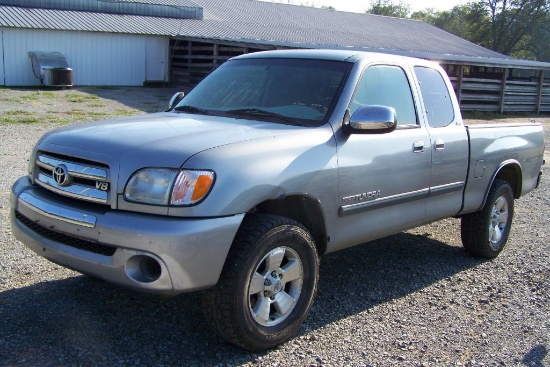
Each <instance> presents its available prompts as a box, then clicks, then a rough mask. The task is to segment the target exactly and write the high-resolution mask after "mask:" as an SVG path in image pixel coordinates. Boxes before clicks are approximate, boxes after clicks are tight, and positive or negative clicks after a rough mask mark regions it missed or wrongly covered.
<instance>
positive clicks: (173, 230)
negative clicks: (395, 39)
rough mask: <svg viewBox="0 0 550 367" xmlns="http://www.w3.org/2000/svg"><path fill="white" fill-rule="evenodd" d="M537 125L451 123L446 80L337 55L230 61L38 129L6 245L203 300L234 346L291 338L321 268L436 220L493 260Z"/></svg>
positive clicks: (409, 63) (531, 159) (453, 103)
mask: <svg viewBox="0 0 550 367" xmlns="http://www.w3.org/2000/svg"><path fill="white" fill-rule="evenodd" d="M543 156H544V141H543V129H542V126H541V125H540V124H538V123H527V124H511V125H475V126H465V124H464V122H463V120H462V117H461V114H460V110H459V105H458V102H457V99H456V97H455V95H454V92H453V88H452V85H451V83H450V81H449V79H448V77H447V75H446V74H445V72H444V70H443V69H442V68H441V67H439V66H438V65H437V64H435V63H432V62H428V61H425V60H419V59H413V58H406V57H401V56H392V55H385V54H377V53H367V52H357V51H336V50H286V51H268V52H260V53H253V54H248V55H243V56H238V57H235V58H233V59H231V60H229V61H227V62H226V63H224V64H223V65H221V66H220V67H219V68H217V69H216V70H215V71H213V72H212V73H211V74H210V75H209V76H208V77H206V78H205V79H204V80H203V81H202V82H201V83H200V84H198V85H197V86H196V87H195V88H193V89H192V90H191V91H190V92H189V93H188V94H186V95H184V94H183V93H177V94H176V95H174V97H173V98H172V100H171V103H170V108H169V110H167V111H165V112H160V113H153V114H146V115H141V116H133V117H126V118H121V119H115V120H106V121H100V122H93V123H84V124H76V125H74V126H69V127H64V128H61V129H57V130H54V131H51V132H49V133H47V134H46V135H44V136H43V137H42V138H41V139H40V141H39V142H38V143H37V144H36V147H35V148H34V151H33V153H32V156H31V158H30V162H29V168H28V175H26V176H24V177H21V178H20V179H19V180H17V181H16V182H15V184H14V185H13V187H12V191H11V226H12V231H13V233H14V234H15V236H16V237H17V238H18V239H19V240H20V241H21V242H22V243H24V244H25V245H26V246H28V247H29V248H30V249H32V250H33V251H35V252H36V253H37V254H39V255H40V256H43V257H45V258H47V259H48V260H50V261H52V262H54V263H57V264H60V265H62V266H64V267H67V268H70V269H74V270H76V271H78V272H81V273H84V274H88V275H90V276H92V277H97V278H101V279H104V280H106V281H108V282H112V283H115V284H118V285H121V286H125V287H128V288H133V289H136V290H140V291H146V292H156V293H160V294H168V295H175V294H179V293H182V292H189V291H198V290H200V291H201V293H202V302H203V305H202V307H203V309H204V311H205V312H204V313H205V316H206V320H207V321H208V323H209V324H210V325H211V326H212V328H213V329H214V330H215V331H216V332H217V333H218V334H219V335H220V336H221V337H223V338H225V339H226V340H228V341H229V342H231V343H234V344H236V345H238V346H241V347H243V348H247V349H250V350H261V349H267V348H272V347H275V346H276V345H278V344H280V343H282V342H284V341H286V340H288V339H289V338H291V337H292V336H293V334H295V333H296V331H297V330H298V328H299V327H300V325H301V324H302V323H303V321H304V319H305V318H306V316H307V314H308V311H309V309H310V307H311V305H312V302H313V299H314V297H315V294H316V290H317V282H318V279H319V259H320V257H321V256H323V255H325V254H327V253H330V252H333V251H337V250H340V249H343V248H347V247H349V246H354V245H357V244H362V243H365V242H368V241H372V240H375V239H378V238H381V237H384V236H388V235H391V234H395V233H398V232H401V231H404V230H407V229H410V228H413V227H417V226H421V225H424V224H427V223H430V222H434V221H437V220H440V219H443V218H449V217H458V218H461V235H462V243H463V245H464V248H465V250H466V251H467V252H469V253H470V254H472V255H474V256H481V257H485V258H494V257H496V256H497V255H498V254H499V253H500V252H501V251H502V250H503V248H504V246H505V244H506V242H507V239H508V236H509V233H510V228H511V225H512V218H513V215H514V199H517V198H519V197H521V196H523V195H525V194H527V193H529V192H530V191H532V190H534V189H535V188H537V186H538V184H539V182H540V178H541V166H542V164H543V163H544V162H543Z"/></svg>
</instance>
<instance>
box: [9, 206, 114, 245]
mask: <svg viewBox="0 0 550 367" xmlns="http://www.w3.org/2000/svg"><path fill="white" fill-rule="evenodd" d="M15 218H17V220H18V221H19V222H21V223H22V224H23V225H24V226H25V227H27V228H28V229H30V230H31V231H33V232H35V233H37V234H39V235H40V236H42V237H45V238H47V239H49V240H52V241H55V242H58V243H61V244H63V245H66V246H70V247H74V248H77V249H79V250H83V251H88V252H93V253H94V254H99V255H103V256H113V255H114V254H115V251H116V247H112V246H106V245H102V244H100V243H97V242H92V241H87V240H83V239H80V238H77V237H72V236H68V235H66V234H63V233H59V232H56V231H52V230H51V229H48V228H44V227H42V226H41V225H39V224H38V223H36V222H33V221H32V220H30V219H29V218H27V217H25V216H24V215H23V214H21V213H20V212H18V211H16V212H15Z"/></svg>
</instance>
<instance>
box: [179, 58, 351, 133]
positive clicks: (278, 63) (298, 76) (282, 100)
mask: <svg viewBox="0 0 550 367" xmlns="http://www.w3.org/2000/svg"><path fill="white" fill-rule="evenodd" d="M352 65H353V64H351V63H348V62H339V61H329V60H305V59H270V58H265V59H263V58H253V59H240V60H239V59H237V60H231V61H228V62H226V63H225V64H223V65H222V66H220V67H219V68H218V69H216V70H215V71H214V72H212V74H210V75H209V76H208V77H207V78H206V79H204V80H203V81H202V82H201V83H200V84H199V85H197V86H196V87H195V88H194V89H193V90H192V91H191V92H190V93H189V94H188V95H187V96H186V97H185V98H184V99H183V100H182V101H181V102H180V103H179V104H178V105H179V106H186V105H187V106H193V107H198V108H201V109H203V110H206V111H207V112H208V113H210V114H214V115H227V114H234V116H236V117H240V118H249V119H267V120H269V121H273V122H281V121H280V120H279V119H272V118H270V117H269V114H277V115H280V116H284V117H285V118H289V119H294V120H297V121H299V122H301V123H302V124H305V125H320V124H321V123H322V122H324V121H326V119H327V118H328V116H329V115H330V112H331V110H332V108H333V105H334V104H335V102H336V99H337V97H338V93H339V90H340V89H341V87H342V85H343V83H344V81H345V78H346V76H347V74H348V71H349V69H350V68H351V66H352Z"/></svg>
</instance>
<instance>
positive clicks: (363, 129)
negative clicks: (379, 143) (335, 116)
mask: <svg viewBox="0 0 550 367" xmlns="http://www.w3.org/2000/svg"><path fill="white" fill-rule="evenodd" d="M396 127H397V114H396V112H395V109H394V108H393V107H388V106H364V107H360V108H358V109H357V110H356V111H355V112H354V113H353V115H352V116H351V117H349V113H346V118H345V119H344V129H345V130H344V131H345V132H346V133H348V134H353V133H355V134H384V133H389V132H392V131H394V130H395V128H396Z"/></svg>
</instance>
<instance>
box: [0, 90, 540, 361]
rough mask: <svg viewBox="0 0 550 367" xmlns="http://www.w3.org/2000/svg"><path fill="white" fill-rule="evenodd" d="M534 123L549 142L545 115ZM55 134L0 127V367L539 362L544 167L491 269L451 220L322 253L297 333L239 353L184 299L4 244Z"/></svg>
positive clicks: (151, 95)
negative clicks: (29, 179)
mask: <svg viewBox="0 0 550 367" xmlns="http://www.w3.org/2000/svg"><path fill="white" fill-rule="evenodd" d="M117 91H118V92H117ZM1 92H2V94H0V97H2V98H3V101H2V102H0V117H2V116H5V114H6V111H10V110H13V109H14V108H21V106H19V107H14V106H15V104H17V102H14V101H15V99H13V100H9V98H8V97H6V95H7V94H9V93H13V94H16V93H23V95H25V93H27V92H28V91H27V92H26V91H24V90H23V91H10V90H6V89H3V90H1ZM172 92H173V91H172V90H170V91H168V90H161V89H156V90H148V89H144V88H133V89H128V88H126V89H113V90H99V89H97V90H93V89H92V90H90V89H82V90H72V91H70V92H67V91H58V92H55V93H59V94H56V96H57V97H56V98H54V100H55V102H52V103H53V106H51V105H42V106H40V108H43V109H46V110H48V109H50V110H51V111H53V112H55V111H63V109H64V108H65V109H66V110H71V108H73V107H71V106H69V107H66V106H65V105H66V104H67V103H69V104H70V103H74V102H67V101H66V99H64V97H63V93H73V94H74V93H76V94H83V95H86V94H90V93H91V94H94V95H99V96H100V100H101V101H102V102H101V103H96V105H97V104H102V106H101V107H90V106H89V107H90V108H102V109H103V110H105V111H104V112H105V113H108V112H109V111H117V110H119V109H126V110H132V111H135V112H137V111H151V110H155V109H157V107H156V106H160V105H161V104H160V103H158V101H159V100H165V99H166V98H167V97H169V96H170V95H171V94H172ZM105 93H107V94H110V95H111V96H110V97H106V99H104V98H103V97H105ZM163 93H166V97H164V96H162V94H163ZM129 95H132V97H129ZM144 101H145V102H147V103H143V102H144ZM34 102H36V101H34ZM34 102H33V103H34ZM37 103H39V102H37ZM162 103H164V102H162ZM12 104H13V105H12ZM64 106H65V107H64ZM152 106H155V107H152ZM73 109H74V108H73ZM520 120H528V119H520ZM538 120H540V121H543V122H544V123H545V126H546V144H547V146H549V145H548V144H549V142H550V135H549V131H550V118H540V119H538ZM59 125H60V124H59V123H57V124H51V123H50V124H49V123H34V124H7V123H4V124H0V172H1V175H0V225H1V230H0V365H2V366H142V365H148V366H152V365H159V366H177V365H181V366H205V365H206V366H237V365H243V366H253V365H259V366H294V365H298V366H348V365H349V366H393V365H395V366H519V365H523V366H550V355H549V349H550V261H549V258H548V253H550V241H548V240H547V238H548V237H549V234H550V214H549V198H550V184H549V183H548V177H550V172H549V170H548V165H547V166H545V167H544V174H545V176H544V177H545V178H546V179H545V180H544V181H543V182H542V186H541V187H540V188H539V189H538V190H536V191H535V192H533V193H531V194H529V195H528V196H526V197H524V198H522V199H520V200H518V201H516V216H515V219H514V225H513V228H512V233H511V236H510V239H509V242H508V247H507V249H506V250H505V251H504V252H503V253H502V254H501V256H499V257H498V258H497V259H495V260H493V261H484V260H480V259H475V258H472V257H470V256H468V255H467V254H466V253H465V252H464V250H463V248H462V247H461V245H460V234H459V221H458V220H456V219H448V220H444V221H441V222H437V223H434V224H432V225H428V226H424V227H420V228H417V229H415V230H411V231H407V232H403V233H400V234H398V235H394V236H391V237H388V238H385V239H382V240H378V241H374V242H371V243H369V244H366V245H363V246H357V247H354V248H351V249H347V250H343V251H340V252H337V253H334V254H330V255H327V256H325V257H324V258H323V259H322V261H321V275H320V285H319V295H318V297H317V299H316V301H315V304H314V306H313V308H312V309H311V312H310V314H309V316H308V318H307V319H306V321H305V323H304V325H303V327H302V329H301V330H300V332H299V334H298V335H297V336H296V337H295V338H293V339H292V340H290V341H289V342H287V343H285V344H283V345H281V346H280V347H278V348H276V349H274V350H270V351H267V352H263V353H250V352H246V351H243V350H240V349H238V348H235V347H233V346H231V345H229V344H226V343H224V342H223V341H221V340H220V339H218V338H217V337H216V336H214V335H212V333H211V332H210V331H209V330H208V329H207V327H206V325H205V322H204V320H203V318H202V315H201V312H200V309H198V308H197V307H196V305H197V301H198V297H197V295H196V294H184V295H181V296H178V297H173V298H161V297H158V296H155V295H149V294H142V293H137V292H134V291H130V290H126V289H123V288H119V287H116V286H113V285H110V284H107V283H104V282H101V281H97V280H94V279H91V278H89V277H85V276H82V275H79V274H78V273H75V272H72V271H70V270H67V269H64V268H61V267H59V266H57V265H55V264H52V263H50V262H48V261H46V260H44V259H43V258H41V257H39V256H37V255H35V254H34V253H33V252H31V251H30V250H27V249H26V248H25V247H24V246H23V245H22V244H21V243H19V242H18V241H17V240H15V238H14V237H13V235H12V234H11V231H10V224H9V188H10V185H11V184H12V183H13V181H15V179H16V178H17V177H19V176H21V175H23V174H25V171H26V167H27V159H28V156H29V154H30V152H31V149H32V146H33V144H34V143H35V142H36V141H37V139H38V138H39V137H40V136H41V135H42V134H43V133H44V132H46V131H48V130H50V129H52V128H54V127H56V126H59ZM549 158H550V157H548V153H547V157H546V160H547V161H548V159H549Z"/></svg>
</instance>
